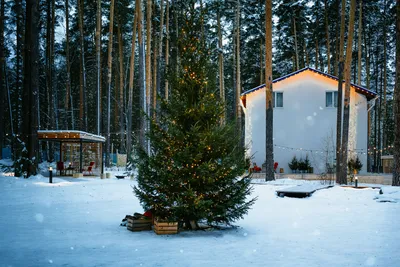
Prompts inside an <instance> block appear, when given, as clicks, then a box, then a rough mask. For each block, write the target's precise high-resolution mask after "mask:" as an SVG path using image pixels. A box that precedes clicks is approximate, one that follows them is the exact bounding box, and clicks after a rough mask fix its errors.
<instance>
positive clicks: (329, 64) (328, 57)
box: [325, 0, 331, 74]
mask: <svg viewBox="0 0 400 267" xmlns="http://www.w3.org/2000/svg"><path fill="white" fill-rule="evenodd" d="M325 31H326V58H327V64H328V74H331V48H330V44H329V42H330V38H329V23H328V7H327V0H325Z"/></svg>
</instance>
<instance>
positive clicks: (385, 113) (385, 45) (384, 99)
mask: <svg viewBox="0 0 400 267" xmlns="http://www.w3.org/2000/svg"><path fill="white" fill-rule="evenodd" d="M384 5H385V7H384V11H383V147H384V148H386V147H387V146H388V144H387V131H388V129H387V119H388V114H387V54H386V53H387V41H386V40H387V25H386V0H385V1H384Z"/></svg>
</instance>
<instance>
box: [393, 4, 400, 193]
mask: <svg viewBox="0 0 400 267" xmlns="http://www.w3.org/2000/svg"><path fill="white" fill-rule="evenodd" d="M396 13H397V16H396V17H397V19H396V85H395V89H394V125H395V126H394V127H395V130H394V133H395V134H394V149H393V152H394V153H393V159H394V165H393V179H392V185H393V186H400V1H399V0H397V7H396Z"/></svg>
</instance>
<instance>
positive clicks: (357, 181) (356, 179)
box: [355, 176, 358, 188]
mask: <svg viewBox="0 0 400 267" xmlns="http://www.w3.org/2000/svg"><path fill="white" fill-rule="evenodd" d="M355 179H356V188H357V187H358V177H357V176H356V178H355Z"/></svg>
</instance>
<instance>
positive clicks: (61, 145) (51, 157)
mask: <svg viewBox="0 0 400 267" xmlns="http://www.w3.org/2000/svg"><path fill="white" fill-rule="evenodd" d="M51 158H53V156H51ZM60 161H63V160H62V142H60Z"/></svg>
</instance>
